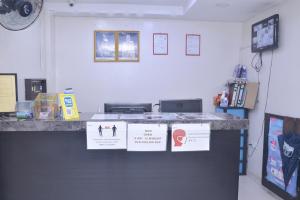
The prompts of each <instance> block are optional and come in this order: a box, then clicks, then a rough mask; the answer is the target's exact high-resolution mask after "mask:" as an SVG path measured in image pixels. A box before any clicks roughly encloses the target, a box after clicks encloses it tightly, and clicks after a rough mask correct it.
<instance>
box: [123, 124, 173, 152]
mask: <svg viewBox="0 0 300 200" xmlns="http://www.w3.org/2000/svg"><path fill="white" fill-rule="evenodd" d="M167 131H168V126H167V124H128V139H127V140H128V142H127V143H128V146H127V151H166V150H167Z"/></svg>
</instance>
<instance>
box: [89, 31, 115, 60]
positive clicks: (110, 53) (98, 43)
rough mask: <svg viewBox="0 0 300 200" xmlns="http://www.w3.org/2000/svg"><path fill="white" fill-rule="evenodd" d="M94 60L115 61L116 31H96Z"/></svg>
mask: <svg viewBox="0 0 300 200" xmlns="http://www.w3.org/2000/svg"><path fill="white" fill-rule="evenodd" d="M94 60H95V62H115V61H116V60H117V55H116V33H115V32H114V31H95V32H94Z"/></svg>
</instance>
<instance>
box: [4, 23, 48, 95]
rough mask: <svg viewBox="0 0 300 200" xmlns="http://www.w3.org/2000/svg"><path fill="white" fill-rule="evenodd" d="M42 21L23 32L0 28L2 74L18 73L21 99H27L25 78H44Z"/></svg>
mask: <svg viewBox="0 0 300 200" xmlns="http://www.w3.org/2000/svg"><path fill="white" fill-rule="evenodd" d="M41 34H42V33H41V21H40V20H37V21H36V23H34V24H33V25H32V26H30V27H29V28H28V29H26V30H23V31H16V32H15V31H8V30H6V29H4V28H3V27H2V26H0V44H1V45H0V73H17V75H18V94H19V99H20V100H24V99H25V86H24V85H25V84H24V79H25V78H44V77H45V69H43V67H42V65H41V56H42V55H41Z"/></svg>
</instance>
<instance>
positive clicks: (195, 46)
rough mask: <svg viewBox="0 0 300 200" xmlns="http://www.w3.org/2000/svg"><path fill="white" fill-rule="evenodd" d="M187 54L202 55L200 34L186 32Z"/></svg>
mask: <svg viewBox="0 0 300 200" xmlns="http://www.w3.org/2000/svg"><path fill="white" fill-rule="evenodd" d="M185 55H187V56H200V35H197V34H186V45H185Z"/></svg>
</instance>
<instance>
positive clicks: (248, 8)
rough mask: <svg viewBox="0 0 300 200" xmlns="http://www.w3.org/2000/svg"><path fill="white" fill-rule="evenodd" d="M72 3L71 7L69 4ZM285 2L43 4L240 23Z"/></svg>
mask: <svg viewBox="0 0 300 200" xmlns="http://www.w3.org/2000/svg"><path fill="white" fill-rule="evenodd" d="M70 1H72V2H75V3H74V6H73V7H70V6H69V2H70ZM284 1H287V0H46V7H47V8H48V9H50V10H53V11H56V12H57V13H61V14H66V13H72V15H74V14H75V13H77V14H78V15H100V16H107V17H122V16H123V17H137V18H149V17H150V18H168V19H169V18H175V19H184V20H202V21H227V22H242V21H245V20H247V19H250V18H252V17H254V16H255V15H257V14H258V13H260V12H262V11H265V10H267V9H269V8H271V7H274V6H276V5H278V4H279V3H282V2H284Z"/></svg>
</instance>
